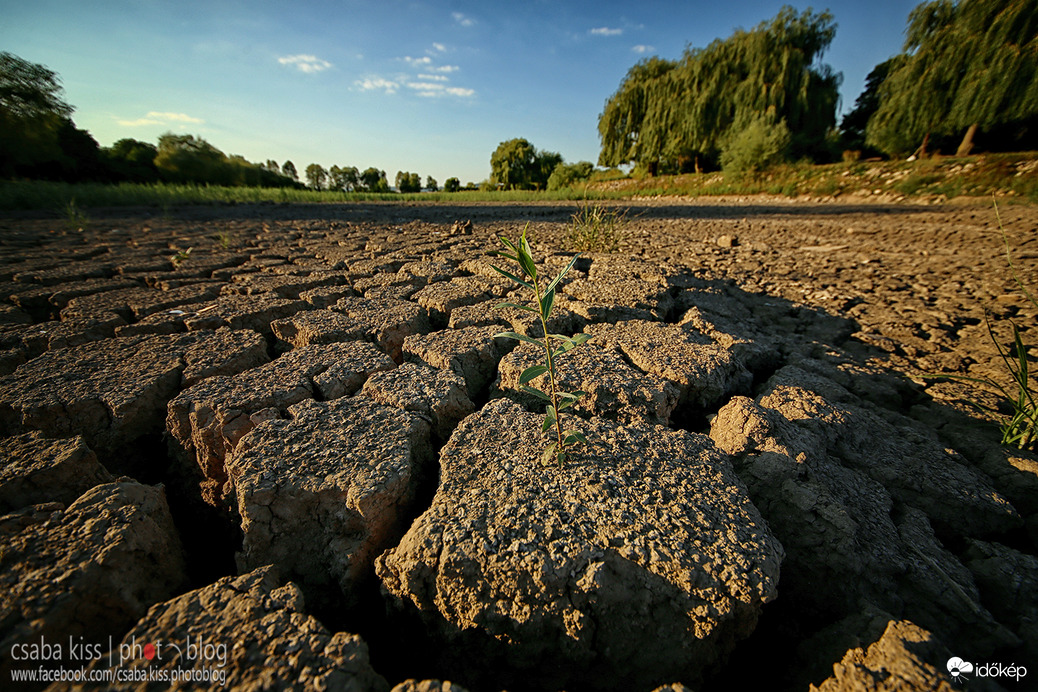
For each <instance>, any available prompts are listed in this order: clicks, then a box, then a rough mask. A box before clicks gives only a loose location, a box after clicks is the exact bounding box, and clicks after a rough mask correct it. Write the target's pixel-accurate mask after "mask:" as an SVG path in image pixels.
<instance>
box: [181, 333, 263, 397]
mask: <svg viewBox="0 0 1038 692" xmlns="http://www.w3.org/2000/svg"><path fill="white" fill-rule="evenodd" d="M200 334H207V336H206V338H203V339H200V340H199V341H197V342H196V343H194V344H192V345H191V346H189V347H188V348H187V351H186V352H185V353H184V361H185V362H186V363H187V365H186V366H185V368H184V373H183V378H182V379H183V386H184V387H190V386H191V385H193V384H197V383H199V382H201V381H202V380H204V379H206V378H209V377H216V376H218V375H236V374H237V373H239V372H243V371H245V370H249V369H251V368H255V367H259V366H260V365H263V364H264V363H267V362H269V361H270V356H268V355H267V342H266V341H265V340H264V339H263V337H262V336H260V335H259V334H258V333H256V332H254V331H252V330H250V329H238V330H231V329H227V328H226V327H221V328H220V329H217V330H216V332H214V333H212V334H208V333H207V332H200Z"/></svg>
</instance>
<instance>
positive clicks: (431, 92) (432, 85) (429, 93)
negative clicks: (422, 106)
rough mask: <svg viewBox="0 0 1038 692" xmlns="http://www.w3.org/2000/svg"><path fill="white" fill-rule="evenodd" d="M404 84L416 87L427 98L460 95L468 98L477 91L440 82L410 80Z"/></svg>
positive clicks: (420, 94) (417, 91) (418, 92)
mask: <svg viewBox="0 0 1038 692" xmlns="http://www.w3.org/2000/svg"><path fill="white" fill-rule="evenodd" d="M404 86H406V87H407V88H408V89H414V90H415V92H416V94H417V95H418V96H423V97H425V98H436V97H439V96H459V97H462V98H468V97H470V96H473V95H474V94H475V93H476V91H475V89H466V88H464V87H448V86H445V85H444V84H442V83H440V82H408V83H407V84H405V85H404Z"/></svg>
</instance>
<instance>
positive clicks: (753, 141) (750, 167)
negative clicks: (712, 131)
mask: <svg viewBox="0 0 1038 692" xmlns="http://www.w3.org/2000/svg"><path fill="white" fill-rule="evenodd" d="M791 141H792V136H791V135H790V132H789V126H788V125H786V121H785V120H779V121H775V119H774V117H773V116H771V115H759V116H757V117H756V118H754V119H753V120H751V121H750V122H749V124H747V125H746V127H744V128H742V129H741V130H739V131H738V132H736V133H735V134H734V135H733V136H731V137H730V138H729V139H728V141H727V142H726V143H725V145H724V147H723V148H722V149H721V168H722V169H723V170H724V172H725V173H736V174H741V173H759V172H761V171H763V170H765V169H767V168H770V167H772V166H774V165H776V164H779V163H782V162H784V161H786V157H787V154H788V152H789V144H790V142H791Z"/></svg>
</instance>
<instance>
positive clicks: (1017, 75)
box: [598, 0, 1038, 174]
mask: <svg viewBox="0 0 1038 692" xmlns="http://www.w3.org/2000/svg"><path fill="white" fill-rule="evenodd" d="M835 33H836V24H835V22H834V19H833V16H832V15H831V14H830V13H828V12H820V13H816V12H813V11H811V10H806V11H804V12H797V11H796V10H794V9H793V8H791V7H789V6H786V7H783V8H782V10H781V11H780V12H779V13H778V15H777V16H775V17H774V18H773V19H771V20H769V21H765V22H762V23H761V24H759V25H757V26H756V27H755V28H753V29H752V30H749V31H745V30H738V31H736V32H735V33H734V34H732V36H730V37H729V38H727V39H724V40H722V39H718V40H715V41H714V42H712V43H711V44H710V45H708V46H707V47H706V48H691V47H690V48H688V49H686V50H685V53H684V54H683V56H682V57H681V58H680V59H679V60H665V59H662V58H659V57H651V58H648V59H645V60H642V61H640V62H638V63H637V64H635V65H634V66H633V67H631V68H630V70H629V71H628V72H627V75H626V76H625V78H624V80H623V81H622V82H621V84H620V87H619V88H618V89H617V91H616V92H615V93H614V94H613V95H612V96H610V97H609V99H608V100H607V101H606V104H605V107H604V109H603V112H602V113H601V115H600V116H599V121H598V130H599V136H600V140H601V152H600V155H599V160H598V163H599V164H600V165H603V166H620V165H626V164H634V165H635V167H636V168H640V169H641V170H643V171H644V172H646V173H648V174H653V173H657V172H668V173H677V172H687V171H693V170H696V171H698V170H703V169H707V168H710V169H714V168H718V167H720V168H723V169H725V170H736V171H738V170H747V169H751V170H752V169H759V168H763V167H766V166H768V165H770V164H773V163H777V162H780V161H785V160H805V159H806V160H813V161H816V162H828V161H831V160H835V159H836V158H838V157H840V156H841V154H842V152H844V151H847V152H848V154H852V151H856V152H864V153H865V154H866V155H873V154H878V153H882V154H886V155H889V156H904V155H907V154H910V153H913V152H915V153H920V154H923V153H926V151H927V145H928V144H929V145H930V147H931V148H933V147H934V145H935V144H936V145H939V147H941V146H943V147H944V150H945V151H949V150H950V147H952V145H953V144H954V142H955V141H956V140H955V139H954V138H956V137H959V138H961V143H960V144H959V146H958V147H954V148H955V150H956V152H957V153H959V154H965V153H968V152H969V151H970V150H971V148H972V146H973V144H974V142H975V140H976V138H977V137H978V136H980V135H981V134H984V135H986V137H985V140H984V142H983V144H984V146H985V147H986V148H988V149H989V150H1012V149H1021V148H1034V147H1038V39H1036V34H1038V3H1036V2H1035V1H1034V0H959V1H953V0H935V1H932V2H924V3H922V4H920V5H919V6H917V7H916V8H915V9H914V10H913V11H912V13H911V14H910V16H909V21H908V28H907V31H906V34H907V40H906V41H905V44H904V48H903V52H902V53H901V54H899V55H897V56H894V57H893V58H891V59H890V60H887V61H885V62H884V63H882V64H880V65H878V66H877V67H876V68H875V69H874V70H873V71H872V73H871V74H870V75H869V77H868V80H867V83H866V88H865V91H864V92H863V93H862V95H861V96H860V97H859V98H858V100H857V101H856V103H855V107H854V109H853V110H851V111H850V112H849V113H848V114H847V115H846V116H845V117H844V119H843V121H842V122H841V125H840V127H839V128H837V127H836V108H837V105H838V102H839V94H838V89H839V86H840V83H841V79H842V76H841V75H840V74H839V73H836V72H834V71H833V69H832V68H831V67H830V66H829V65H826V64H823V63H822V62H821V61H820V58H821V56H822V55H823V54H824V52H825V51H826V50H827V48H828V47H829V45H830V44H831V43H832V40H833V38H834V36H835Z"/></svg>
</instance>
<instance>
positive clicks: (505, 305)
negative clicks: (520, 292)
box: [494, 303, 537, 315]
mask: <svg viewBox="0 0 1038 692" xmlns="http://www.w3.org/2000/svg"><path fill="white" fill-rule="evenodd" d="M501 308H518V309H519V310H526V311H527V312H532V313H533V314H535V315H536V314H537V311H536V310H534V309H533V308H531V307H528V306H526V305H517V304H516V303H498V304H497V305H495V306H494V309H495V310H500V309H501Z"/></svg>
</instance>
